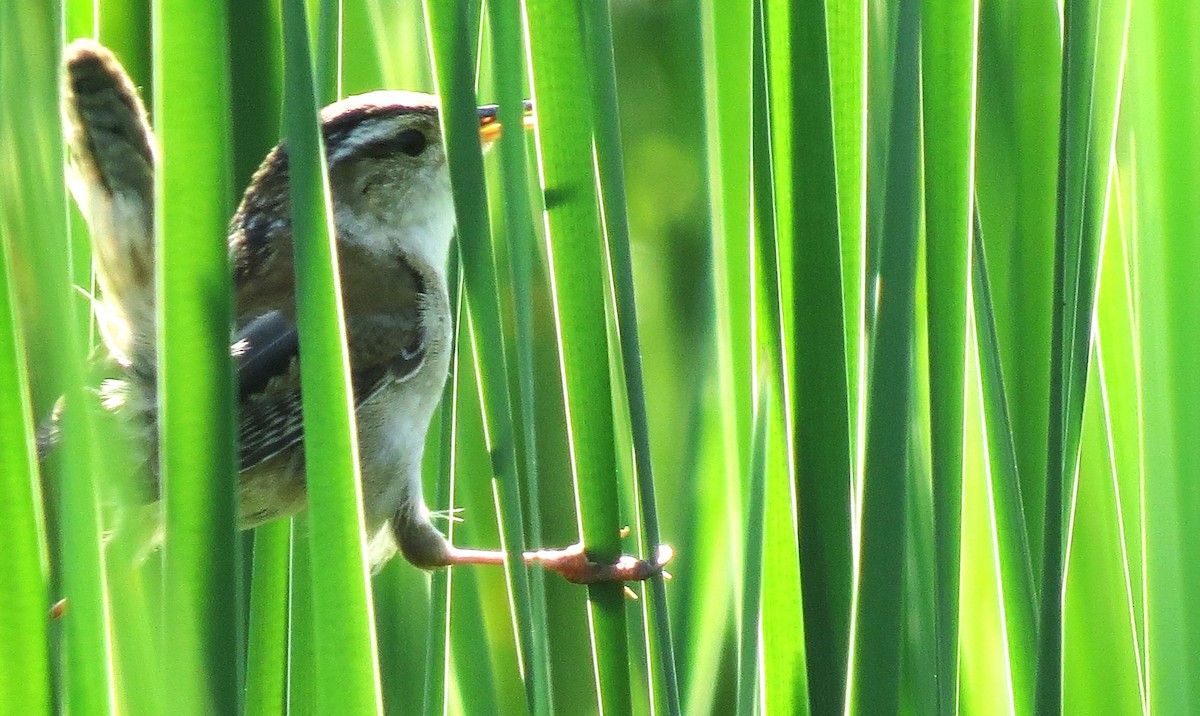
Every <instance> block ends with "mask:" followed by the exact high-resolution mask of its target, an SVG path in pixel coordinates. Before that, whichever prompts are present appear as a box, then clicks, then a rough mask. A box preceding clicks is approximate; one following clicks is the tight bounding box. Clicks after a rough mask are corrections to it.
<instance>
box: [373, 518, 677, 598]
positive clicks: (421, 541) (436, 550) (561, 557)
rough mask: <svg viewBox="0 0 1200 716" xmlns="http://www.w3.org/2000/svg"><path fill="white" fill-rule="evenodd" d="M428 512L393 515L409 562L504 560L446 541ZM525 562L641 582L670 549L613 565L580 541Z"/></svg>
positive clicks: (584, 577)
mask: <svg viewBox="0 0 1200 716" xmlns="http://www.w3.org/2000/svg"><path fill="white" fill-rule="evenodd" d="M429 514H430V513H429V511H428V510H427V509H425V507H424V505H423V504H418V503H414V504H412V505H410V506H409V507H408V508H407V509H403V510H400V511H399V512H397V513H396V515H395V516H394V517H393V518H392V535H393V537H394V538H395V540H396V544H397V545H398V546H399V548H400V553H401V554H403V555H404V558H405V559H407V560H408V561H409V563H411V564H413V565H415V566H417V567H422V568H424V569H436V568H438V567H450V566H453V565H463V564H496V565H502V564H504V563H505V560H506V559H507V557H508V555H507V553H505V552H503V551H501V550H483V549H465V548H463V547H455V546H454V545H452V544H450V543H449V541H447V540H446V538H445V536H443V535H442V533H441V532H439V531H438V530H437V529H436V528H435V527H434V526H433V525H432V524H431V523H430V521H429ZM522 556H523V557H524V560H525V564H530V565H540V566H541V567H543V568H544V569H548V570H550V571H552V572H558V573H559V574H561V575H562V576H563V577H565V578H566V579H567V580H568V581H571V582H575V583H576V584H594V583H596V582H640V581H643V580H646V579H649V578H651V577H654V576H656V575H659V574H662V573H663V566H664V565H666V564H667V563H668V562H670V561H671V557H672V556H673V552H672V551H671V548H670V547H668V546H666V545H660V546H659V547H658V550H657V554H655V555H654V559H653V561H651V560H645V559H638V558H637V557H633V556H630V555H622V556H621V557H620V558H619V559H617V561H616V562H615V563H613V564H605V563H602V562H595V561H593V560H591V559H590V558H589V557H588V555H587V552H586V551H585V550H584V548H583V545H582V544H576V545H573V546H571V547H566V548H564V549H539V550H533V551H529V552H524V553H523V555H522Z"/></svg>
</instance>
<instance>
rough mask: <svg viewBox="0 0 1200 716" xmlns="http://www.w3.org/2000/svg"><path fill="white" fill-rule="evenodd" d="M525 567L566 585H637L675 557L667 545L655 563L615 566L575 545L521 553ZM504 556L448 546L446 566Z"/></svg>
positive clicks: (624, 561) (626, 558)
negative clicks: (539, 569)
mask: <svg viewBox="0 0 1200 716" xmlns="http://www.w3.org/2000/svg"><path fill="white" fill-rule="evenodd" d="M522 556H523V557H524V558H525V564H536V565H541V566H542V567H543V568H545V569H548V570H550V571H551V572H558V573H559V574H561V575H562V576H563V577H565V578H566V579H567V581H569V582H574V583H576V584H594V583H596V582H640V581H643V580H646V579H649V578H651V577H654V576H656V575H659V574H662V572H663V567H664V566H665V565H666V564H667V563H668V562H670V561H671V557H672V556H674V555H673V552H672V551H671V548H670V547H668V546H667V545H659V547H658V554H656V555H655V559H654V561H649V560H645V559H638V558H637V557H633V556H631V555H627V554H626V555H621V557H620V558H619V559H618V560H617V561H616V563H614V564H604V563H601V562H593V561H592V560H591V559H589V558H588V556H587V553H586V552H585V551H584V549H583V544H582V543H580V544H575V545H572V546H570V547H566V548H564V549H539V550H534V551H530V552H524V553H523V555H522ZM506 557H507V554H506V553H504V552H502V551H500V550H482V549H464V548H462V547H454V546H450V551H449V555H448V561H449V564H448V565H447V566H449V565H455V564H504V562H505V559H506Z"/></svg>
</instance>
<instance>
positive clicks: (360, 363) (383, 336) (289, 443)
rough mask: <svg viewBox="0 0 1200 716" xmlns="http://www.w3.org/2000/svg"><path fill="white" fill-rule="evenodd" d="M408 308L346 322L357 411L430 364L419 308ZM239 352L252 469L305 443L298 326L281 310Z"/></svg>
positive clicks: (247, 463) (245, 441)
mask: <svg viewBox="0 0 1200 716" xmlns="http://www.w3.org/2000/svg"><path fill="white" fill-rule="evenodd" d="M404 308H408V309H409V310H401V311H399V312H397V313H391V314H378V313H376V314H368V315H366V316H351V317H349V318H348V319H347V327H346V330H347V333H348V338H349V342H350V376H351V383H352V384H353V389H354V404H355V406H356V407H357V406H360V405H362V404H363V403H364V402H366V401H367V400H369V399H370V398H371V396H373V395H375V394H376V393H377V392H378V391H379V389H380V388H381V387H383V386H384V385H385V384H386V383H388V382H391V381H396V380H403V379H405V378H406V377H408V376H410V375H412V374H413V373H414V372H416V371H417V370H419V369H420V367H421V364H422V362H423V361H424V359H425V338H424V335H423V331H422V330H421V324H420V321H419V319H418V310H419V306H418V305H417V304H416V303H414V304H413V305H411V306H409V307H404ZM233 353H234V356H235V358H236V360H237V377H238V395H239V407H238V439H239V463H240V468H241V469H242V470H247V469H249V468H251V467H254V466H255V465H258V464H260V463H262V462H264V461H266V460H269V459H271V458H272V457H274V456H276V455H278V454H279V453H281V452H283V451H284V450H287V449H289V448H292V447H294V446H296V445H297V444H298V443H300V441H301V440H302V439H303V438H304V417H303V412H302V404H301V397H300V343H299V340H298V334H297V331H296V327H295V325H294V324H292V323H291V322H289V321H287V320H286V319H285V318H284V317H283V315H282V314H281V313H279V312H278V311H271V312H269V313H267V314H265V315H263V316H260V317H258V318H256V319H254V320H252V321H250V322H249V323H247V324H246V325H245V326H244V327H243V328H242V329H241V330H240V331H238V334H237V336H236V341H235V343H234V348H233Z"/></svg>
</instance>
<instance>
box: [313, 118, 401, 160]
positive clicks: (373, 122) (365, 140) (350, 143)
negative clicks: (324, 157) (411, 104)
mask: <svg viewBox="0 0 1200 716" xmlns="http://www.w3.org/2000/svg"><path fill="white" fill-rule="evenodd" d="M395 120H396V118H395V117H389V118H386V119H385V118H382V117H372V118H368V119H365V120H363V121H362V122H360V123H359V125H358V126H357V127H355V128H354V129H353V130H351V131H349V132H346V133H345V134H343V135H342V140H341V141H340V142H338V144H337V146H336V147H334V148H333V152H332V153H330V154H329V164H330V165H331V166H332V165H334V164H336V163H338V162H339V161H341V160H343V159H345V158H346V156H347V155H350V154H354V153H356V152H357V151H358V150H359V149H360V148H361V147H365V146H367V145H369V144H375V143H376V142H379V141H382V140H384V139H388V138H389V137H391V136H392V134H393V133H395V131H396V129H397V127H398V126H399V124H400V123H399V122H397V121H395ZM326 149H327V150H328V147H327V148H326Z"/></svg>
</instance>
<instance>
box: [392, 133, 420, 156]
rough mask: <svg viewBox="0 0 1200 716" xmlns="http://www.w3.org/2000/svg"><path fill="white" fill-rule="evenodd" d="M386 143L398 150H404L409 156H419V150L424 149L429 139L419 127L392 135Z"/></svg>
mask: <svg viewBox="0 0 1200 716" xmlns="http://www.w3.org/2000/svg"><path fill="white" fill-rule="evenodd" d="M388 143H389V144H390V145H391V146H392V148H393V149H395V150H396V151H398V152H404V153H405V154H407V155H408V156H410V157H419V156H421V152H423V151H425V145H427V144H428V143H429V140H427V139H426V138H425V133H424V132H422V131H421V130H419V129H406V130H404V131H402V132H400V133H399V134H397V135H396V136H394V137H392V139H391V141H390V142H388Z"/></svg>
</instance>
